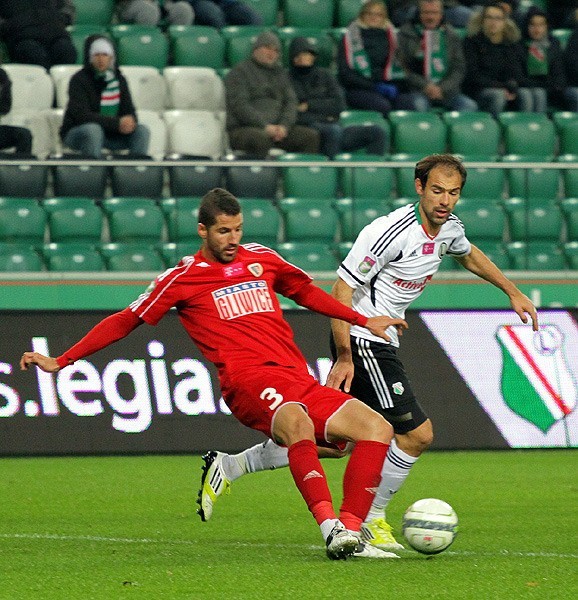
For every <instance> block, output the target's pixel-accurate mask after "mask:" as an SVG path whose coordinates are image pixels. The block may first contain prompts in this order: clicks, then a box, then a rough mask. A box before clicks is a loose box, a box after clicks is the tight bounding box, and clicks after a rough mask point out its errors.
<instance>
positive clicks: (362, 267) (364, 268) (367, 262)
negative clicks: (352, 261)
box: [357, 256, 375, 275]
mask: <svg viewBox="0 0 578 600" xmlns="http://www.w3.org/2000/svg"><path fill="white" fill-rule="evenodd" d="M374 264H375V261H374V260H373V258H370V257H369V256H366V257H365V258H364V259H363V260H362V261H361V262H360V263H359V266H358V267H357V270H358V271H359V272H360V273H361V274H362V275H366V274H367V273H369V271H371V267H373V265H374Z"/></svg>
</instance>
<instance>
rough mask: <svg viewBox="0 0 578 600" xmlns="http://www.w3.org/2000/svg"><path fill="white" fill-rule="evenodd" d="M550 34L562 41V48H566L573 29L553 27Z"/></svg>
mask: <svg viewBox="0 0 578 600" xmlns="http://www.w3.org/2000/svg"><path fill="white" fill-rule="evenodd" d="M550 34H551V35H552V37H554V38H556V39H557V40H558V41H559V42H560V46H562V49H563V50H564V49H565V48H566V46H567V45H568V40H569V39H570V36H571V35H572V29H570V28H567V27H558V28H556V29H552V30H551V31H550Z"/></svg>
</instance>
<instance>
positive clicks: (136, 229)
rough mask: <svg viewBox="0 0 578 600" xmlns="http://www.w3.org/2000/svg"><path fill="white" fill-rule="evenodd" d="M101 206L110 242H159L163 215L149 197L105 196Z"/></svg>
mask: <svg viewBox="0 0 578 600" xmlns="http://www.w3.org/2000/svg"><path fill="white" fill-rule="evenodd" d="M102 207H103V209H104V212H105V213H106V216H107V220H108V229H109V234H110V241H111V242H160V241H161V237H162V233H163V226H164V217H163V213H162V211H161V209H160V208H159V207H158V206H157V205H156V204H155V202H154V201H153V200H151V199H150V198H126V197H125V198H107V199H106V200H103V202H102Z"/></svg>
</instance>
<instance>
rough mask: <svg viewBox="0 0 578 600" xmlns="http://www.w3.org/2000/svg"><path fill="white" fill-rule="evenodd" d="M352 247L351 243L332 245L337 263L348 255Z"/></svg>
mask: <svg viewBox="0 0 578 600" xmlns="http://www.w3.org/2000/svg"><path fill="white" fill-rule="evenodd" d="M352 246H353V242H352V241H347V242H338V243H337V244H333V251H334V252H335V256H336V258H337V260H338V261H339V262H342V261H343V260H344V258H345V257H346V256H347V255H348V254H349V251H350V250H351V247H352Z"/></svg>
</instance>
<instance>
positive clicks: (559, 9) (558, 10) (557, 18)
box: [546, 0, 578, 29]
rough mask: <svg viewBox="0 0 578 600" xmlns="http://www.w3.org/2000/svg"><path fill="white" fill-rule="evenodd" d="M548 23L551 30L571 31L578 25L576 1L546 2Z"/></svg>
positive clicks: (552, 0) (558, 0)
mask: <svg viewBox="0 0 578 600" xmlns="http://www.w3.org/2000/svg"><path fill="white" fill-rule="evenodd" d="M546 12H547V13H548V22H549V23H550V24H551V26H552V29H557V28H567V29H573V28H574V27H576V26H577V25H578V5H577V3H576V0H550V1H549V2H548V9H547V11H546Z"/></svg>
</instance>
